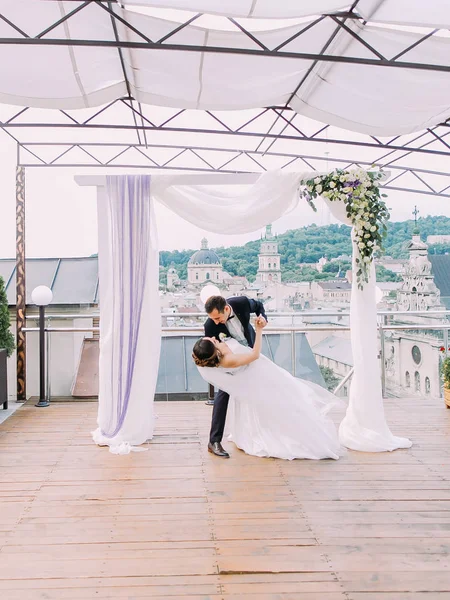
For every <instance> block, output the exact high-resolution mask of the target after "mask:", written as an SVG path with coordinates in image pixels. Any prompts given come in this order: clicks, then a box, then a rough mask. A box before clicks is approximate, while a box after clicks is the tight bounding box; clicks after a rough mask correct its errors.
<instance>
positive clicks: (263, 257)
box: [256, 225, 281, 283]
mask: <svg viewBox="0 0 450 600" xmlns="http://www.w3.org/2000/svg"><path fill="white" fill-rule="evenodd" d="M258 261H259V267H258V272H257V274H256V281H258V282H262V283H267V282H270V283H272V282H278V283H280V282H281V267H280V254H279V253H278V242H277V239H276V237H275V236H274V235H273V233H272V225H267V227H266V232H265V234H264V237H263V238H262V242H261V249H260V252H259V255H258Z"/></svg>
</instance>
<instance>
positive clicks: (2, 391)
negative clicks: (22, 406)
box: [0, 349, 8, 410]
mask: <svg viewBox="0 0 450 600" xmlns="http://www.w3.org/2000/svg"><path fill="white" fill-rule="evenodd" d="M2 405H3V408H4V409H5V410H6V409H7V408H8V373H7V370H6V350H2V349H0V407H1V406H2Z"/></svg>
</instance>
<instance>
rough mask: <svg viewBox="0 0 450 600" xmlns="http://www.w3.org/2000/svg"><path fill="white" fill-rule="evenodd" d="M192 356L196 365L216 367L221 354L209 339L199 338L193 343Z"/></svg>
mask: <svg viewBox="0 0 450 600" xmlns="http://www.w3.org/2000/svg"><path fill="white" fill-rule="evenodd" d="M192 358H193V359H194V362H195V364H196V365H197V367H218V366H219V363H220V359H221V354H220V352H219V351H218V350H217V348H216V347H215V346H214V344H213V343H212V341H211V340H206V339H205V338H201V339H199V340H198V341H197V342H196V343H195V346H194V348H193V350H192Z"/></svg>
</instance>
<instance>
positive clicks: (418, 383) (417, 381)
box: [414, 371, 420, 392]
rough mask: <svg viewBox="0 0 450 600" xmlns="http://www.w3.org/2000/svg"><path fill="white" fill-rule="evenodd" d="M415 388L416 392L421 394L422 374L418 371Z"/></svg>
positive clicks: (415, 374)
mask: <svg viewBox="0 0 450 600" xmlns="http://www.w3.org/2000/svg"><path fill="white" fill-rule="evenodd" d="M414 388H415V390H416V392H420V373H419V371H416V372H415V373H414Z"/></svg>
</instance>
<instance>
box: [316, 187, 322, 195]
mask: <svg viewBox="0 0 450 600" xmlns="http://www.w3.org/2000/svg"><path fill="white" fill-rule="evenodd" d="M321 191H322V186H321V185H316V192H317V193H318V194H320V193H321Z"/></svg>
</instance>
